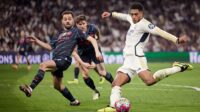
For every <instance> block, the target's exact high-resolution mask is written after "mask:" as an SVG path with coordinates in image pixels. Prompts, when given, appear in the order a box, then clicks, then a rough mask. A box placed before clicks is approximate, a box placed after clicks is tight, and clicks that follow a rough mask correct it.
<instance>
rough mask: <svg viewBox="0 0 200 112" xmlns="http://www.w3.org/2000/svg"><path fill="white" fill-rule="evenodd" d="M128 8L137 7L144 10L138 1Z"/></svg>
mask: <svg viewBox="0 0 200 112" xmlns="http://www.w3.org/2000/svg"><path fill="white" fill-rule="evenodd" d="M130 9H138V10H139V11H143V10H144V6H143V5H142V4H141V3H139V2H134V3H133V4H132V5H131V7H130Z"/></svg>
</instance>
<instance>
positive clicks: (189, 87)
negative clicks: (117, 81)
mask: <svg viewBox="0 0 200 112" xmlns="http://www.w3.org/2000/svg"><path fill="white" fill-rule="evenodd" d="M130 85H144V84H142V83H130ZM0 86H7V87H9V86H19V85H15V84H1V83H0ZM39 86H41V87H51V88H53V86H52V85H50V86H46V85H39ZM157 86H165V87H175V88H186V89H193V90H195V91H198V92H200V87H195V86H186V85H172V84H158V85H157ZM97 88H98V89H106V88H103V87H101V86H98V87H97ZM109 89H111V88H109ZM125 89H127V90H132V89H133V90H155V91H174V90H173V89H166V88H162V89H155V88H135V87H134V88H131V87H130V88H125Z"/></svg>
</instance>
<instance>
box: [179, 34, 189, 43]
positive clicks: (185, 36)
mask: <svg viewBox="0 0 200 112" xmlns="http://www.w3.org/2000/svg"><path fill="white" fill-rule="evenodd" d="M188 41H189V38H188V36H187V35H183V36H181V37H180V38H179V39H178V44H182V43H186V42H188Z"/></svg>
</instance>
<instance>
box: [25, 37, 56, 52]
mask: <svg viewBox="0 0 200 112" xmlns="http://www.w3.org/2000/svg"><path fill="white" fill-rule="evenodd" d="M27 38H28V39H29V40H30V41H31V42H35V43H36V44H38V45H39V46H41V47H43V48H45V49H47V50H49V51H51V50H52V47H51V46H50V45H49V44H48V43H45V42H42V41H41V40H39V39H38V38H36V37H34V36H29V37H27Z"/></svg>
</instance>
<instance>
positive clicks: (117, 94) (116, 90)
mask: <svg viewBox="0 0 200 112" xmlns="http://www.w3.org/2000/svg"><path fill="white" fill-rule="evenodd" d="M120 98H121V87H120V86H115V87H113V88H112V91H111V95H110V106H111V107H115V102H116V101H117V100H119V99H120Z"/></svg>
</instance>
